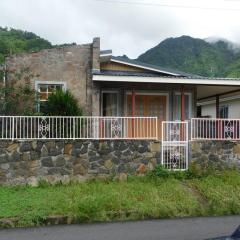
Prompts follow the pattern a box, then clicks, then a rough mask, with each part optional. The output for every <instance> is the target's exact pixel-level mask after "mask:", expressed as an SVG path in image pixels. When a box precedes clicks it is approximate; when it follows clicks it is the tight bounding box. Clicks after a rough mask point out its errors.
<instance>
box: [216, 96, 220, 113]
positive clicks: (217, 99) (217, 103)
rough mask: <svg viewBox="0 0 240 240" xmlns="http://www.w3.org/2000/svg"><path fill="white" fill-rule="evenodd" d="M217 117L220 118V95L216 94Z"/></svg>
mask: <svg viewBox="0 0 240 240" xmlns="http://www.w3.org/2000/svg"><path fill="white" fill-rule="evenodd" d="M216 118H220V111H219V95H216Z"/></svg>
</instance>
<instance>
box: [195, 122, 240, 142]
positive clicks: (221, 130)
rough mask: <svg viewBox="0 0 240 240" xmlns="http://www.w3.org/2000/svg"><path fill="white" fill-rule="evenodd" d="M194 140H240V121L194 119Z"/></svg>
mask: <svg viewBox="0 0 240 240" xmlns="http://www.w3.org/2000/svg"><path fill="white" fill-rule="evenodd" d="M191 139H192V140H240V119H218V118H192V119H191Z"/></svg>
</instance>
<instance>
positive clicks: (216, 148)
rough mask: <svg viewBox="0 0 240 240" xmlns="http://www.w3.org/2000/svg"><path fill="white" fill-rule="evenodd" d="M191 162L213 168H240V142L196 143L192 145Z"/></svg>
mask: <svg viewBox="0 0 240 240" xmlns="http://www.w3.org/2000/svg"><path fill="white" fill-rule="evenodd" d="M190 149H191V156H190V159H191V162H196V163H198V164H201V165H204V166H206V167H209V166H212V167H214V168H217V169H224V168H226V167H237V168H240V142H232V141H194V142H191V143H190Z"/></svg>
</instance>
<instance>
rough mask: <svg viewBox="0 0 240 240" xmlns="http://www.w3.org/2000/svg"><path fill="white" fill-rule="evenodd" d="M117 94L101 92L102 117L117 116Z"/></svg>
mask: <svg viewBox="0 0 240 240" xmlns="http://www.w3.org/2000/svg"><path fill="white" fill-rule="evenodd" d="M118 108H119V107H118V92H114V91H109V92H108V91H106V92H102V115H103V116H118Z"/></svg>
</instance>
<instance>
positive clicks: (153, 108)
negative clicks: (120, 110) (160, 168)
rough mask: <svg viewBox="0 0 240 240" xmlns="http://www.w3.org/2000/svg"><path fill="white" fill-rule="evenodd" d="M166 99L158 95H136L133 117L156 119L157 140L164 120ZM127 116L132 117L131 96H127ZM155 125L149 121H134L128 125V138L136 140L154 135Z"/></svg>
mask: <svg viewBox="0 0 240 240" xmlns="http://www.w3.org/2000/svg"><path fill="white" fill-rule="evenodd" d="M166 108H167V97H166V96H160V95H136V96H135V116H136V117H158V120H157V121H158V139H160V138H161V132H162V127H161V123H162V121H164V120H166ZM127 115H128V116H132V96H131V95H128V96H127ZM154 124H155V123H154V122H153V121H150V120H147V119H146V120H139V121H138V120H135V122H133V121H132V122H130V120H129V123H128V125H129V126H131V128H129V129H128V135H129V136H132V137H133V136H135V137H137V138H141V137H145V136H154V135H155V132H154V131H155V125H154Z"/></svg>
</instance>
